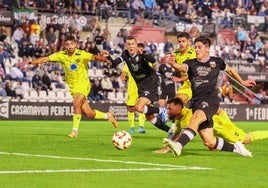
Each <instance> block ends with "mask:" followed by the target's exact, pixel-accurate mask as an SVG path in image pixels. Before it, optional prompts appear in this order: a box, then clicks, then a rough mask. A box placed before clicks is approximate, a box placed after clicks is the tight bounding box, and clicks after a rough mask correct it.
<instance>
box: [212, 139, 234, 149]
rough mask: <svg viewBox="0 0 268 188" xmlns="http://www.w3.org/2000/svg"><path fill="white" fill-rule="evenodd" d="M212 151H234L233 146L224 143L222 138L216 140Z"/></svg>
mask: <svg viewBox="0 0 268 188" xmlns="http://www.w3.org/2000/svg"><path fill="white" fill-rule="evenodd" d="M214 149H217V150H221V151H231V152H233V151H234V145H233V144H230V143H229V142H227V141H225V140H224V139H222V138H219V137H217V138H216V145H215V146H214Z"/></svg>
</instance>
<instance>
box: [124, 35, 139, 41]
mask: <svg viewBox="0 0 268 188" xmlns="http://www.w3.org/2000/svg"><path fill="white" fill-rule="evenodd" d="M126 40H135V41H136V40H137V39H136V38H135V37H134V36H131V35H130V36H127V38H126Z"/></svg>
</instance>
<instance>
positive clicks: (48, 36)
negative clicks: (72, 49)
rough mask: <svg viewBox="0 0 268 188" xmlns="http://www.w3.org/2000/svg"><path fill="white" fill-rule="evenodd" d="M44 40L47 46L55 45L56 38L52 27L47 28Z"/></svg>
mask: <svg viewBox="0 0 268 188" xmlns="http://www.w3.org/2000/svg"><path fill="white" fill-rule="evenodd" d="M46 39H47V43H48V45H50V44H56V40H57V36H56V33H55V31H54V29H53V27H50V28H49V31H48V33H47V34H46Z"/></svg>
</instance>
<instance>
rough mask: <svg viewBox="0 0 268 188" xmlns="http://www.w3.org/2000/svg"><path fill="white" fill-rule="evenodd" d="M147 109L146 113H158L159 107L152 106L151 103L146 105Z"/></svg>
mask: <svg viewBox="0 0 268 188" xmlns="http://www.w3.org/2000/svg"><path fill="white" fill-rule="evenodd" d="M147 107H148V111H147V113H146V114H158V113H159V108H158V107H155V106H152V105H148V106H147Z"/></svg>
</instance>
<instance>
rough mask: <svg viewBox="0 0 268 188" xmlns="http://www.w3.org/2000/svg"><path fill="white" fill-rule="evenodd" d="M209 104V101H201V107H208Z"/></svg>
mask: <svg viewBox="0 0 268 188" xmlns="http://www.w3.org/2000/svg"><path fill="white" fill-rule="evenodd" d="M208 106H209V105H208V103H207V102H202V103H201V108H207V107H208Z"/></svg>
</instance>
